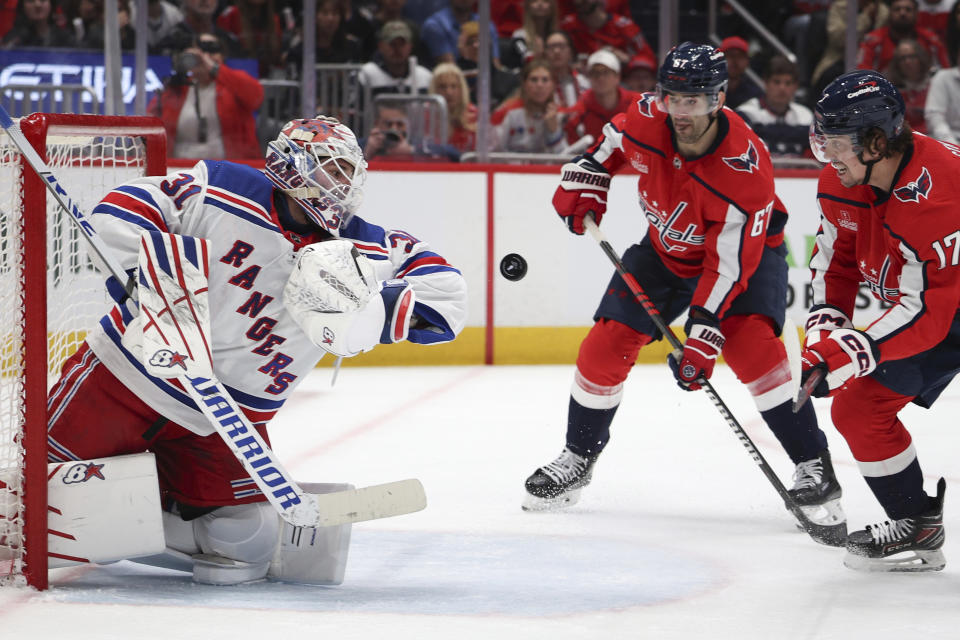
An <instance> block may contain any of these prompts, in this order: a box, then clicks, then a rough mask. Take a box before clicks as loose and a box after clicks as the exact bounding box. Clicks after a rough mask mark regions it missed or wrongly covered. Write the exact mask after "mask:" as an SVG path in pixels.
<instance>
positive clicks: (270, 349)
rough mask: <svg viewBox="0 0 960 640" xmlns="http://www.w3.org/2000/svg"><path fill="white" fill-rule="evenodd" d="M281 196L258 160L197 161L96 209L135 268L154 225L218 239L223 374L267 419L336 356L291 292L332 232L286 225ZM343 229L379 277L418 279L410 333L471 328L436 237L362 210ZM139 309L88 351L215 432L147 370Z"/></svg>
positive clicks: (213, 286) (136, 387)
mask: <svg viewBox="0 0 960 640" xmlns="http://www.w3.org/2000/svg"><path fill="white" fill-rule="evenodd" d="M274 193H275V188H274V186H273V185H272V183H271V182H270V181H269V180H268V179H267V178H266V177H265V176H264V175H263V174H262V173H261V172H260V171H257V170H256V169H253V168H251V167H247V166H244V165H238V164H233V163H229V162H214V161H203V162H200V163H198V164H197V165H196V166H194V167H193V168H192V169H190V170H185V171H181V172H178V173H175V174H170V175H167V176H164V177H149V178H139V179H136V180H134V181H131V182H128V183H126V184H124V185H121V186H119V187H117V188H116V189H114V190H112V191H111V192H110V193H109V194H108V195H107V196H106V197H105V198H104V199H103V200H102V201H101V202H100V204H99V205H97V207H96V208H95V209H94V210H93V214H92V215H91V223H92V224H93V225H94V227H95V228H96V229H97V232H98V233H99V234H100V237H101V238H102V240H103V241H104V242H105V243H106V244H107V246H108V247H109V249H110V251H111V252H112V253H113V254H114V256H115V257H116V258H117V260H118V261H119V263H120V265H121V266H122V267H123V268H124V269H126V270H128V271H132V270H133V269H135V268H136V266H137V260H138V250H139V239H140V235H141V234H142V233H143V232H144V231H161V232H167V233H174V234H179V235H184V236H193V237H200V238H205V239H207V240H208V241H209V243H210V256H209V294H208V296H209V308H210V327H211V329H210V331H211V334H212V335H211V336H210V339H211V341H212V354H213V364H214V372H215V374H216V375H217V377H218V378H219V379H220V381H221V382H222V383H223V385H224V386H225V387H226V389H227V390H228V391H229V392H230V394H231V395H232V396H233V398H234V400H236V402H237V403H238V404H239V405H240V407H241V408H242V409H243V411H244V413H246V415H247V417H248V418H249V419H250V421H251V422H253V423H255V424H259V423H266V422H267V421H269V420H270V419H271V418H272V417H273V415H274V414H275V413H276V412H277V410H279V409H280V407H281V406H282V405H283V403H284V402H285V401H286V399H287V398H288V397H289V396H290V393H291V392H292V391H293V389H294V388H295V387H296V386H297V384H299V382H300V381H301V380H302V379H303V377H304V376H306V375H307V374H308V373H309V372H310V371H311V370H312V369H313V368H314V367H315V366H316V364H317V362H318V361H319V360H320V359H321V358H322V357H323V356H324V355H325V353H326V352H325V351H324V350H322V349H320V348H319V347H317V346H316V345H315V344H314V343H313V342H312V341H311V340H310V338H309V337H308V336H307V335H306V334H305V333H304V332H303V330H302V329H301V328H300V326H299V325H298V324H297V322H296V321H295V320H294V319H293V318H292V317H291V315H290V314H289V312H288V311H287V309H286V308H285V306H284V303H283V300H282V298H283V290H284V286H285V285H286V284H287V281H288V279H289V277H290V274H291V271H292V270H293V268H294V265H295V263H296V255H297V251H298V250H300V249H301V248H303V247H304V246H307V245H308V244H311V243H313V242H317V241H319V240H321V239H322V238H321V237H320V236H319V235H311V236H307V237H305V236H303V235H300V234H297V233H294V232H291V231H288V230H284V229H283V228H282V226H281V224H280V219H279V217H278V213H277V210H276V205H275V204H274ZM340 237H341V238H344V239H348V240H350V241H351V242H353V244H354V245H355V246H356V248H357V249H358V250H359V252H360V253H361V254H362V255H364V256H366V257H367V258H368V259H369V260H370V261H372V263H373V267H374V271H375V275H376V277H377V278H378V279H379V280H390V279H402V280H404V281H406V282H407V283H409V285H410V287H411V288H412V289H413V291H414V293H415V300H416V302H415V305H414V309H413V317H414V318H415V320H414V321H413V322H412V323H411V325H410V329H409V334H408V336H407V339H408V340H409V341H410V342H415V343H419V344H431V343H441V342H448V341H450V340H453V339H454V338H455V337H456V336H457V334H458V333H459V332H460V331H461V330H462V329H463V326H464V323H465V321H466V284H465V281H464V279H463V276H462V275H461V274H460V272H459V271H458V270H457V269H456V268H454V267H453V266H451V265H450V264H449V263H447V261H446V260H444V258H443V257H442V256H440V255H438V254H437V253H435V252H433V251H431V250H430V249H429V247H428V246H427V244H426V243H424V242H421V241H420V240H418V239H416V238H415V237H413V236H411V235H410V234H408V233H406V232H404V231H399V230H392V229H384V228H383V227H379V226H377V225H374V224H370V223H368V222H366V221H364V220H363V219H361V218H360V217H358V216H354V217H353V218H352V219H351V220H350V222H349V224H347V226H346V227H344V228H343V229H342V230H341V232H340ZM112 288H113V289H114V290H119V289H120V288H119V287H116V286H114V287H112ZM118 297H119V296H118ZM137 314H138V308H137V306H136V304H135V303H134V302H133V301H131V300H129V299H127V300H122V301H121V302H118V303H117V304H116V305H115V306H114V307H113V309H111V310H110V311H109V312H108V313H107V314H106V315H105V316H104V317H103V318H102V319H101V320H100V323H99V325H98V326H97V327H96V329H95V330H93V331H91V332H90V334H89V335H88V337H87V341H88V343H89V344H90V348H91V349H92V350H93V351H94V353H95V354H96V355H97V357H98V358H99V359H100V360H101V361H102V362H103V364H104V365H105V366H106V367H107V368H108V369H109V370H110V371H111V373H113V374H114V375H115V376H116V377H117V378H118V379H119V380H121V381H123V383H124V385H126V386H127V387H128V388H130V389H131V390H132V391H133V392H134V393H136V394H137V395H138V396H139V397H140V398H142V399H143V400H144V402H146V403H147V404H148V405H149V406H150V407H151V408H152V409H154V410H155V411H157V412H158V413H160V414H162V415H164V416H165V417H167V418H168V419H170V420H172V421H174V422H176V423H178V424H180V425H182V426H184V427H186V428H188V429H190V430H191V431H193V432H194V433H197V434H199V435H209V434H211V433H212V432H213V429H212V427H211V426H210V424H209V422H208V421H207V419H206V418H205V417H204V416H203V414H202V413H200V411H199V410H198V409H197V407H196V405H195V404H194V403H193V401H192V400H191V399H190V397H189V395H187V393H186V392H185V391H184V390H183V389H182V387H181V386H180V385H179V383H178V382H177V381H176V380H175V379H166V380H165V379H160V378H156V377H153V376H151V375H149V374H148V373H147V371H146V370H145V369H144V367H143V365H142V363H141V362H140V360H139V359H138V358H137V357H136V356H135V355H134V354H133V353H131V352H130V351H129V350H128V349H127V348H126V347H125V346H124V344H123V341H122V338H123V335H124V333H125V331H126V328H127V326H128V325H129V324H130V323H131V321H132V320H133V318H134V317H135V316H136V315H137Z"/></svg>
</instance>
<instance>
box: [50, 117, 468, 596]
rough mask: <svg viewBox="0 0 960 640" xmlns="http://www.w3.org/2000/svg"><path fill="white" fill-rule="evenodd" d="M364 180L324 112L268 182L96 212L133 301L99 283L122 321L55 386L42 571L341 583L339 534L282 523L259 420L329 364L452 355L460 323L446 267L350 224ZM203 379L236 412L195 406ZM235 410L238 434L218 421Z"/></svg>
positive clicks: (112, 323)
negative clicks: (122, 570)
mask: <svg viewBox="0 0 960 640" xmlns="http://www.w3.org/2000/svg"><path fill="white" fill-rule="evenodd" d="M365 177H366V162H365V161H364V159H363V155H362V152H361V150H360V148H359V146H358V145H357V141H356V138H355V136H354V134H353V132H352V131H351V130H350V129H349V128H347V127H346V126H344V125H343V124H341V123H340V122H338V121H337V120H335V119H332V118H327V117H323V116H318V117H316V118H311V119H305V120H296V121H293V122H289V123H287V124H286V125H285V126H284V127H283V129H282V131H281V132H280V134H279V135H278V136H277V138H276V140H274V141H272V142H271V143H270V144H269V145H268V149H267V157H266V165H265V169H264V170H263V171H259V170H255V169H253V168H251V167H248V166H245V165H240V164H234V163H230V162H214V161H202V162H200V163H198V164H197V165H196V166H194V167H193V168H192V169H190V170H187V171H179V172H176V173H173V174H170V175H167V176H165V177H150V178H140V179H137V180H134V181H132V182H129V183H126V184H124V185H121V186H118V187H117V188H115V189H114V190H112V191H111V192H110V193H109V194H108V195H107V196H106V197H105V198H104V199H103V200H102V201H101V202H100V204H99V205H98V206H97V207H96V208H95V209H94V210H93V212H92V215H91V216H90V218H91V223H92V225H93V227H94V228H95V229H96V233H97V235H98V236H99V239H100V240H101V241H102V242H103V244H104V246H105V247H106V248H107V249H108V251H109V253H110V254H111V255H112V256H114V258H115V260H116V261H117V263H118V264H119V266H120V267H121V268H122V269H123V271H124V272H125V274H126V275H128V276H129V277H130V280H129V281H128V282H132V283H133V286H131V285H130V284H128V283H123V282H119V281H118V278H117V277H111V278H109V279H108V281H107V288H108V290H109V291H110V293H111V295H112V296H113V298H114V300H115V301H116V304H115V306H114V307H113V308H112V309H111V310H110V311H109V313H107V314H106V315H105V316H104V317H103V318H102V319H101V320H100V323H99V325H98V326H97V327H96V329H95V330H94V331H92V332H91V333H90V334H89V335H88V337H87V340H86V342H85V343H84V344H83V346H82V347H81V348H80V349H79V350H78V351H77V352H76V353H75V354H74V355H73V356H72V357H71V358H70V359H69V360H68V361H67V362H66V363H65V365H64V366H63V370H62V374H61V377H60V379H59V381H58V382H57V383H56V384H55V385H54V386H53V388H52V389H51V391H50V395H49V400H48V434H49V439H48V453H49V460H50V462H51V463H55V465H57V469H59V471H58V475H55V476H53V478H52V479H51V483H50V485H49V486H50V505H51V507H53V508H56V509H59V510H60V511H61V512H62V513H63V514H66V515H64V517H62V518H60V519H59V520H57V519H55V517H54V516H51V523H50V526H51V529H52V530H54V531H59V532H60V533H63V534H65V535H64V536H59V537H58V536H52V537H51V541H52V542H51V566H55V565H56V563H58V562H59V563H62V562H68V561H91V562H109V561H115V560H118V559H121V558H135V557H139V558H140V559H142V560H144V561H146V562H149V563H152V564H159V565H162V566H168V567H173V568H180V569H183V570H186V571H190V572H191V573H192V576H193V580H195V581H197V582H201V583H210V584H237V583H243V582H249V581H253V580H260V579H264V578H266V577H272V578H276V579H280V580H289V581H296V582H304V583H313V584H335V583H339V582H340V580H342V578H343V566H344V562H345V558H346V551H347V545H348V544H349V527H350V525H349V523H348V524H338V525H335V526H330V527H323V528H315V529H314V530H313V531H312V532H311V533H310V535H301V534H302V533H303V531H304V530H303V529H302V528H300V527H297V526H294V525H292V524H290V519H288V518H285V519H281V518H280V517H279V515H278V510H277V508H275V507H276V505H277V504H278V503H280V502H281V501H282V500H283V499H285V497H286V494H283V493H282V491H281V489H277V488H276V486H277V482H278V481H276V478H278V477H282V474H280V473H279V472H278V471H277V469H280V468H281V467H280V465H279V462H277V461H275V460H271V459H270V458H266V457H265V452H269V438H268V434H267V423H268V422H269V421H270V419H271V418H272V417H273V416H274V415H275V414H276V412H277V411H278V410H280V408H281V407H282V406H283V404H284V402H285V401H286V400H287V399H288V398H289V397H290V394H291V393H292V392H293V390H294V389H295V388H296V386H297V385H298V384H299V383H300V381H302V380H303V378H304V376H306V375H307V374H308V373H309V372H310V371H311V370H312V369H313V368H314V367H315V365H316V364H317V362H318V361H319V360H320V359H321V358H322V357H323V356H324V355H325V354H327V353H331V354H334V355H335V356H338V357H350V356H354V355H356V354H359V353H361V352H364V351H369V350H370V349H373V348H374V347H375V346H376V345H379V344H391V343H397V342H402V341H408V342H412V343H415V344H421V345H428V344H435V343H442V342H448V341H451V340H453V339H454V338H455V337H456V336H457V334H458V333H459V332H460V331H461V329H462V328H463V326H464V322H465V318H466V285H465V282H464V279H463V277H462V275H461V274H460V272H459V271H458V270H457V269H456V268H454V267H453V266H451V265H450V264H449V263H448V262H447V261H446V260H445V259H444V258H443V257H442V256H440V255H438V254H437V253H435V252H433V251H431V250H430V248H429V247H428V245H427V244H426V243H424V242H422V241H420V240H418V239H417V238H415V237H414V236H412V235H410V234H409V233H406V232H404V231H399V230H393V229H386V228H383V227H380V226H377V225H375V224H371V223H369V222H367V221H365V220H363V219H362V218H360V217H359V216H358V215H356V212H357V210H358V208H359V207H360V203H361V199H362V195H363V188H364V181H365ZM210 379H212V380H218V381H219V382H220V383H221V384H222V388H223V389H225V390H226V392H227V393H228V395H229V396H230V397H229V399H221V400H223V402H221V401H220V400H215V399H214V398H213V396H212V395H203V394H204V393H206V391H204V390H203V389H202V388H201V386H202V385H200V384H199V383H198V382H197V381H207V380H210ZM187 387H196V388H195V389H193V390H191V389H188V388H187ZM197 389H200V392H199V393H200V395H199V396H198V395H197ZM188 391H192V393H188ZM198 397H199V398H202V401H198V400H197V399H196V398H198ZM227 400H229V403H228V402H227ZM234 404H235V405H236V406H238V407H239V410H240V413H242V414H243V415H242V417H241V418H242V419H240V418H238V422H237V424H238V425H239V424H240V423H242V424H249V425H252V426H251V428H250V429H246V432H245V433H244V432H243V431H242V430H243V429H245V428H244V427H241V426H236V427H235V426H234V424H233V422H230V421H229V420H228V418H227V417H225V416H226V415H227V413H228V408H229V406H233V405H234ZM254 430H255V431H256V433H252V431H254ZM225 433H227V434H232V435H236V434H238V433H240V434H241V435H242V437H240V436H238V437H236V438H234V439H233V440H232V441H228V440H227V439H226V438H227V436H226V435H225ZM105 469H109V470H111V473H104V472H103V471H104V470H105ZM252 470H253V471H256V473H251V471H252ZM70 474H72V475H70ZM98 476H102V477H98ZM65 477H71V478H74V479H85V480H86V481H85V482H73V483H68V482H65V481H64V478H65ZM91 479H92V480H94V481H95V482H93V481H91ZM70 484H73V485H77V486H79V485H84V489H85V490H86V491H87V493H86V494H83V496H82V497H78V496H80V495H81V494H79V493H76V492H71V491H68V490H67V489H71V488H75V487H70ZM108 485H109V487H108ZM303 487H304V489H306V490H308V491H312V492H314V493H316V494H321V495H322V494H325V493H328V492H337V493H335V494H331V495H337V496H340V495H344V496H347V497H349V496H351V495H354V494H352V493H350V492H344V491H343V490H344V489H348V488H349V487H347V486H346V485H303ZM265 488H266V489H267V490H268V493H269V494H270V495H265V494H264V489H265ZM108 494H109V495H112V496H114V497H116V496H121V498H120V499H119V500H113V501H110V500H107V499H106V497H105V496H107V495H108ZM290 495H291V496H293V495H294V494H290ZM101 498H102V499H101ZM267 498H270V502H268V500H267ZM344 499H347V498H344ZM290 501H291V502H292V501H294V498H293V497H291V498H290ZM323 504H326V503H323ZM372 517H378V516H377V515H373V516H372ZM77 522H82V523H83V524H82V526H80V525H75V523H77ZM71 523H74V524H71ZM118 525H119V526H118ZM128 527H131V528H128ZM110 531H114V533H112V534H111V533H109V532H110ZM54 537H56V538H57V539H56V540H53V538H54ZM70 537H72V538H73V540H70V539H69V538H70ZM121 538H122V539H124V540H126V541H128V542H131V543H132V544H127V545H125V546H123V545H119V544H116V543H115V541H116V540H117V539H121ZM281 540H282V543H281Z"/></svg>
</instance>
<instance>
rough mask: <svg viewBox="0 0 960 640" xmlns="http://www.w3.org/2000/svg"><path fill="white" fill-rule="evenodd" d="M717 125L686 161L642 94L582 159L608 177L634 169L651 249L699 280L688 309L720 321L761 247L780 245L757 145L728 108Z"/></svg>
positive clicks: (768, 169)
mask: <svg viewBox="0 0 960 640" xmlns="http://www.w3.org/2000/svg"><path fill="white" fill-rule="evenodd" d="M717 125H718V128H719V130H718V135H717V140H716V142H715V143H714V144H713V146H712V147H711V148H710V149H709V150H708V151H707V153H706V154H704V155H702V156H700V157H698V158H694V159H686V158H684V157H682V156H681V155H680V154H679V153H678V151H677V149H676V145H675V144H674V140H673V136H672V129H671V128H670V126H669V125H668V122H667V116H666V114H665V113H663V112H661V111H660V110H659V109H658V108H657V106H656V102H655V96H654V94H652V93H645V94H643V95H642V97H641V98H640V100H638V101H636V102H634V103H633V104H632V105H631V106H630V108H629V109H628V110H627V111H626V112H624V113H621V114H618V115H617V116H615V117H614V118H613V120H611V121H610V122H609V123H607V125H605V126H604V128H603V135H602V137H601V138H600V140H598V141H597V143H596V144H595V145H594V146H593V147H592V148H591V149H590V151H589V153H587V154H586V155H587V156H588V157H592V158H593V160H594V161H596V162H598V163H599V164H601V165H602V166H603V167H604V168H605V169H606V170H607V171H608V172H609V173H611V174H613V173H617V172H618V171H620V170H621V169H623V168H625V167H627V166H631V167H633V168H634V169H636V170H637V171H639V172H640V178H639V179H638V180H637V190H638V193H639V201H640V207H641V209H642V210H643V214H644V215H645V216H646V219H647V222H649V230H648V232H647V233H648V234H649V236H650V239H651V240H652V243H653V246H654V248H655V249H656V250H657V253H658V254H659V255H660V257H661V258H662V259H663V262H664V264H665V265H666V266H667V268H669V269H670V271H672V272H673V273H675V274H676V275H678V276H680V277H683V278H690V277H697V276H699V277H700V279H699V281H698V284H697V289H696V291H695V292H694V295H693V300H692V302H691V306H696V307H701V308H703V309H705V310H707V311H709V312H710V313H712V314H714V315H716V316H717V317H722V316H723V314H724V313H725V312H726V310H727V309H728V308H729V306H730V303H731V302H733V300H734V299H735V298H736V297H737V295H739V294H740V293H742V292H743V290H744V289H745V288H746V286H747V280H748V279H749V278H750V276H751V275H752V274H753V272H754V271H756V269H757V265H758V264H759V263H760V256H761V254H762V252H763V247H764V246H765V245H770V246H777V245H779V244H781V243H782V242H783V225H784V223H785V221H786V213H785V211H784V208H783V206H782V205H781V204H780V202H779V200H777V198H776V195H775V193H774V186H773V165H772V163H771V162H770V156H769V154H768V153H767V149H766V147H765V146H764V144H763V142H761V140H760V139H759V138H758V137H757V135H756V134H755V133H754V132H753V131H752V130H751V129H750V127H748V126H747V125H746V124H745V123H744V122H743V120H742V119H741V118H740V116H738V115H737V114H735V113H734V112H733V111H731V110H730V109H726V108H725V109H723V110H722V112H721V113H720V114H719V115H718V122H717ZM771 220H773V222H771Z"/></svg>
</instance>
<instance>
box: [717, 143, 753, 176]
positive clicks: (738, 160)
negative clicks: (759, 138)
mask: <svg viewBox="0 0 960 640" xmlns="http://www.w3.org/2000/svg"><path fill="white" fill-rule="evenodd" d="M759 161H760V156H759V154H757V149H756V147H754V146H753V140H750V141H749V142H748V143H747V150H746V151H745V152H743V153H741V154H740V155H739V156H733V157H730V158H723V162H724V164H726V165H727V166H728V167H730V168H731V169H733V170H734V171H743V172H744V173H753V172H754V170H755V169H756V168H757V167H758V166H759Z"/></svg>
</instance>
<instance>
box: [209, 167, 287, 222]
mask: <svg viewBox="0 0 960 640" xmlns="http://www.w3.org/2000/svg"><path fill="white" fill-rule="evenodd" d="M204 163H205V164H206V165H207V176H208V178H207V185H208V186H209V187H214V188H216V189H220V190H222V191H226V192H229V193H231V194H234V195H237V196H240V197H242V198H247V199H249V200H253V201H254V202H256V203H257V204H259V205H260V206H261V207H263V208H264V210H265V211H270V209H271V206H272V203H271V201H270V199H271V197H272V195H273V183H272V182H270V180H269V178H267V177H266V176H265V175H263V172H262V171H260V170H258V169H254V168H253V167H250V166H247V165H245V164H236V163H233V162H223V161H216V160H205V161H204Z"/></svg>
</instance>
